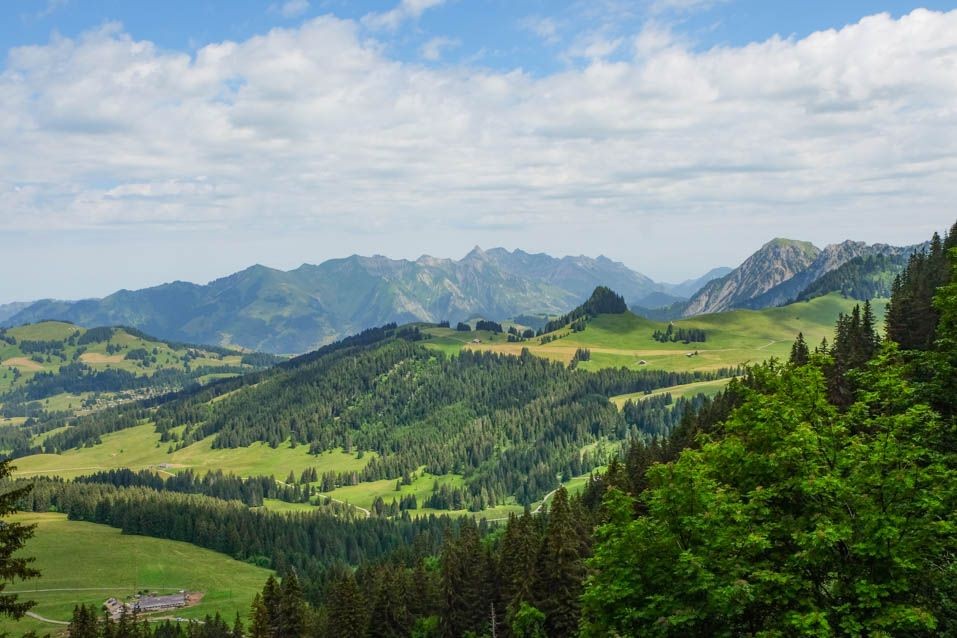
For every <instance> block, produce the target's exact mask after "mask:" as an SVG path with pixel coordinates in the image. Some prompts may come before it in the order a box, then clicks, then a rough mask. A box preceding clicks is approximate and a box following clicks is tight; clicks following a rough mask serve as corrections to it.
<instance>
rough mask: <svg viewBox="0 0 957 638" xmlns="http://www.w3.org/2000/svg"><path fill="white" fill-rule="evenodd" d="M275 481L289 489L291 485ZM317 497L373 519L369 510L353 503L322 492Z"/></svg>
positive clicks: (317, 493)
mask: <svg viewBox="0 0 957 638" xmlns="http://www.w3.org/2000/svg"><path fill="white" fill-rule="evenodd" d="M274 480H275V481H276V482H277V483H279V484H280V485H282V486H284V487H289V483H286V482H285V481H280V480H279V479H274ZM316 496H320V497H322V498H327V499H329V500H330V501H332V502H333V503H339V504H341V505H348V506H349V507H351V508H353V509H357V510H359V511H360V512H363V513H364V514H365V515H366V518H372V512H370V511H369V510H367V509H366V508H364V507H359V506H358V505H353V504H352V503H347V502H346V501H340V500H339V499H337V498H332V497H331V496H327V495H326V494H323V493H322V492H316Z"/></svg>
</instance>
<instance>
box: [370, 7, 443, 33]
mask: <svg viewBox="0 0 957 638" xmlns="http://www.w3.org/2000/svg"><path fill="white" fill-rule="evenodd" d="M442 4H445V0H400V1H399V4H398V5H396V7H395V8H394V9H392V10H390V11H386V12H384V13H368V14H366V15H365V16H363V17H362V24H363V25H365V26H366V27H368V28H370V29H374V30H387V31H395V30H396V29H398V28H399V25H401V24H402V23H403V22H405V21H406V20H417V19H418V18H419V16H421V15H422V14H423V13H424V12H425V11H427V10H428V9H432V8H434V7H438V6H439V5H442Z"/></svg>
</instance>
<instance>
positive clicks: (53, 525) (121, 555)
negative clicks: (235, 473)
mask: <svg viewBox="0 0 957 638" xmlns="http://www.w3.org/2000/svg"><path fill="white" fill-rule="evenodd" d="M15 520H17V521H19V522H22V523H27V524H35V525H36V526H37V528H36V534H35V536H34V537H33V538H32V539H31V540H30V541H28V542H27V546H26V550H25V551H26V553H27V555H30V556H36V557H37V563H36V565H35V566H36V567H37V568H39V569H40V572H41V577H40V578H39V579H37V580H34V581H30V582H29V583H28V584H22V583H21V584H14V586H12V587H8V590H10V589H12V590H21V591H24V593H25V594H27V595H28V596H29V598H31V599H32V600H35V601H37V605H36V607H35V608H34V609H33V610H32V611H33V613H35V614H37V615H39V616H42V617H43V618H47V619H49V620H54V621H59V622H64V621H69V620H70V615H71V613H72V612H73V607H74V606H75V605H78V604H80V603H83V604H87V605H93V606H94V607H95V608H99V607H100V605H102V604H103V601H105V600H106V599H107V598H109V597H116V598H118V599H121V600H122V599H125V598H126V597H128V596H131V595H133V594H135V593H137V592H138V591H140V590H148V591H154V592H157V593H175V592H177V591H179V590H181V589H183V590H187V591H190V592H202V593H203V598H202V600H201V601H200V602H199V603H198V604H197V605H195V606H191V607H188V608H184V609H177V610H175V615H176V616H180V617H184V618H190V619H202V618H203V617H204V616H205V615H206V614H210V615H212V614H215V613H216V612H219V613H220V614H221V615H223V616H224V617H225V618H227V619H229V620H230V621H231V620H232V618H233V617H234V616H235V614H236V613H240V614H242V615H243V616H245V615H246V614H247V613H248V610H249V605H250V603H251V602H252V599H253V597H254V596H255V595H256V593H257V592H258V591H259V590H260V589H261V588H262V584H263V582H264V581H265V580H266V578H267V577H268V576H269V574H270V571H269V570H267V569H263V568H261V567H256V566H254V565H250V564H248V563H244V562H240V561H238V560H234V559H232V558H230V557H229V556H226V555H224V554H219V553H216V552H213V551H210V550H208V549H202V548H199V547H196V546H194V545H190V544H189V543H182V542H177V541H170V540H163V539H158V538H149V537H146V536H133V535H126V534H122V533H121V532H120V530H118V529H115V528H112V527H108V526H106V525H97V524H94V523H86V522H83V521H71V520H67V517H66V515H65V514H57V513H45V512H44V513H33V512H29V513H24V514H18V515H17V516H16V518H15ZM18 585H19V586H18ZM160 615H162V616H168V615H170V614H168V613H165V614H160ZM31 630H33V631H36V632H37V634H38V635H46V634H47V633H49V632H53V633H54V635H59V634H58V632H62V631H63V627H62V626H60V625H56V624H53V623H49V622H41V621H39V620H36V619H35V618H31V617H27V618H24V619H23V620H21V621H19V622H17V621H12V620H9V619H5V620H2V621H0V632H11V633H12V635H18V636H19V635H24V634H25V633H27V632H28V631H31Z"/></svg>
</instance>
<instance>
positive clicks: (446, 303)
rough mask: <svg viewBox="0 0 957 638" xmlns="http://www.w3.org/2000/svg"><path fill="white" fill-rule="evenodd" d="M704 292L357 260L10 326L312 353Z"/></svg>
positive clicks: (480, 261) (15, 317) (571, 269)
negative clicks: (369, 335) (588, 301)
mask: <svg viewBox="0 0 957 638" xmlns="http://www.w3.org/2000/svg"><path fill="white" fill-rule="evenodd" d="M694 282H695V280H693V281H690V282H685V283H683V284H680V285H678V286H677V287H671V286H669V285H668V284H657V283H655V282H653V281H652V280H651V279H649V278H648V277H645V276H644V275H641V274H640V273H637V272H634V271H633V270H630V269H629V268H627V267H626V266H624V265H623V264H621V263H619V262H615V261H612V260H610V259H607V258H605V257H599V258H597V259H592V258H590V257H563V258H560V259H559V258H555V257H551V256H549V255H545V254H530V253H526V252H523V251H521V250H515V251H507V250H504V249H501V248H495V249H492V250H489V251H483V250H482V249H480V248H478V247H476V248H475V249H474V250H472V251H471V252H470V253H469V254H468V255H466V256H465V257H464V258H462V259H460V260H453V259H440V258H436V257H429V256H422V257H420V258H419V259H417V260H415V261H409V260H401V259H399V260H397V259H388V258H386V257H382V256H373V257H361V256H358V255H353V256H351V257H347V258H344V259H332V260H329V261H325V262H323V263H321V264H319V265H311V264H303V265H302V266H300V267H299V268H296V269H294V270H290V271H281V270H276V269H273V268H267V267H265V266H259V265H257V266H252V267H250V268H247V269H245V270H243V271H240V272H237V273H234V274H232V275H229V276H227V277H223V278H221V279H217V280H215V281H212V282H210V283H208V284H206V285H198V284H193V283H188V282H182V281H177V282H172V283H168V284H163V285H160V286H155V287H152V288H145V289H142V290H120V291H118V292H115V293H113V294H111V295H109V296H107V297H104V298H102V299H86V300H82V301H75V302H69V301H58V300H42V301H37V302H35V303H32V304H30V305H28V306H27V307H25V308H20V309H19V310H18V311H17V312H13V310H14V309H11V310H9V311H7V313H6V314H9V316H7V317H6V318H5V319H3V318H2V317H0V325H7V326H12V325H18V324H21V323H26V322H36V321H41V320H46V319H59V320H66V321H70V322H73V323H75V324H77V325H81V326H86V327H93V326H100V325H128V326H133V327H134V328H137V329H139V330H143V331H144V332H147V333H149V334H153V335H157V336H159V337H161V338H164V339H170V340H174V341H185V342H190V343H208V344H217V345H221V346H237V347H243V348H246V349H250V350H257V351H263V352H273V353H301V352H306V351H309V350H312V349H314V348H316V347H319V346H321V345H323V344H326V343H330V342H332V341H335V340H336V339H339V338H342V337H344V336H346V335H349V334H353V333H355V332H359V331H361V330H364V329H366V328H370V327H373V326H378V325H383V324H385V323H390V322H396V323H407V322H411V321H429V322H437V321H442V320H449V321H451V322H452V324H453V325H454V324H455V323H456V322H458V321H461V320H465V319H469V318H473V317H486V318H492V319H499V320H501V319H507V318H509V317H514V316H517V315H522V314H545V315H556V314H562V313H563V312H566V311H567V310H568V309H569V308H572V307H574V306H576V305H577V304H578V303H580V302H581V301H582V299H584V297H586V296H587V295H588V294H589V293H590V292H591V290H592V289H594V288H595V286H598V285H610V286H612V287H614V288H616V289H619V290H621V291H622V294H624V295H625V298H626V299H628V300H629V301H630V302H633V303H640V302H641V301H642V300H643V299H646V298H648V296H649V295H657V296H658V297H656V299H660V295H666V294H667V295H669V296H668V297H667V298H666V299H668V300H672V299H675V298H682V299H683V298H684V297H680V296H678V295H676V293H675V290H676V289H680V290H682V291H687V290H690V289H691V288H692V287H693V286H694V285H695V283H694ZM11 312H13V314H10V313H11Z"/></svg>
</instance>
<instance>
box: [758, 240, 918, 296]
mask: <svg viewBox="0 0 957 638" xmlns="http://www.w3.org/2000/svg"><path fill="white" fill-rule="evenodd" d="M915 248H916V247H906V248H900V247H897V246H888V245H887V244H873V245H868V244H866V243H864V242H862V241H844V242H841V243H840V244H830V245H829V246H826V247H825V248H824V250H822V251H821V253H820V254H819V255H818V256H817V258H816V259H815V260H814V262H813V263H811V265H810V266H808V268H807V269H806V270H804V271H802V272H799V273H797V274H796V275H794V276H793V277H791V278H790V279H788V280H787V281H783V282H781V283H780V284H778V285H777V286H775V287H773V288H771V289H770V290H768V291H767V292H765V293H763V294H761V295H758V296H757V297H754V298H753V299H749V300H748V301H746V302H745V303H743V304H741V307H742V308H752V309H757V308H770V307H773V306H780V305H783V304H786V303H788V302H791V301H794V300H795V299H796V298H797V297H798V295H799V294H800V293H801V292H802V291H803V290H805V289H806V288H808V287H809V286H811V285H812V284H814V283H815V282H816V281H818V280H819V279H821V277H823V276H824V275H826V274H827V273H829V272H832V271H834V270H836V269H837V268H840V267H841V266H843V265H844V264H846V263H847V262H849V261H851V260H852V259H855V258H857V257H867V256H876V255H886V256H898V255H907V254H910V252H912V251H913V250H914V249H915ZM820 290H821V292H822V294H823V293H825V292H832V291H834V290H837V289H836V288H830V289H827V288H824V289H820Z"/></svg>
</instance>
